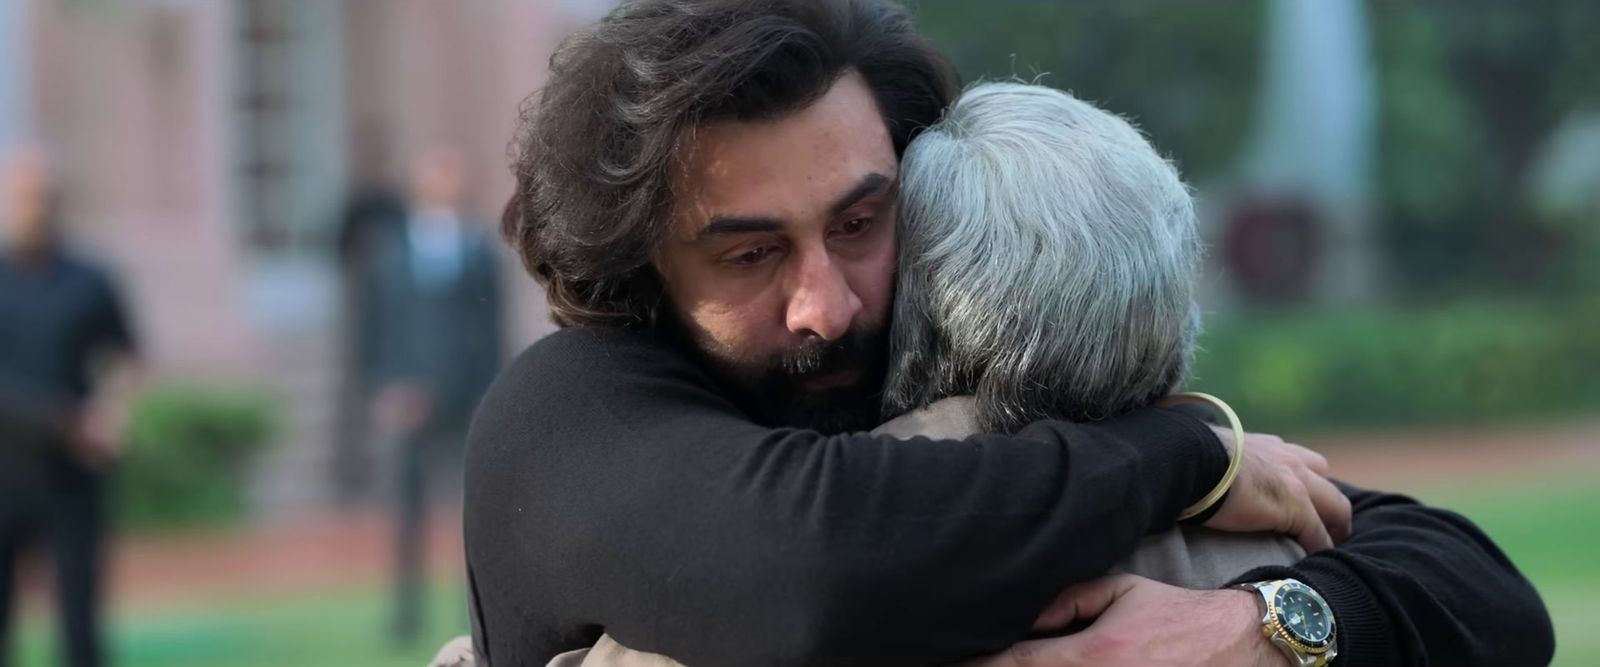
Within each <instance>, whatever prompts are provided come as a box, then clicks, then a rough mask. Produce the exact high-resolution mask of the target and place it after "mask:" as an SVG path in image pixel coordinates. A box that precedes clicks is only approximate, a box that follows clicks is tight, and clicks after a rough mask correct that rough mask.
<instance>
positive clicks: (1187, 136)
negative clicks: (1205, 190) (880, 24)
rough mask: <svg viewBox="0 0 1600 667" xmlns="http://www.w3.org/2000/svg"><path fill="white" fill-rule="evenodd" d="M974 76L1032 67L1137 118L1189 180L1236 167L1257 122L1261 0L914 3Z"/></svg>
mask: <svg viewBox="0 0 1600 667" xmlns="http://www.w3.org/2000/svg"><path fill="white" fill-rule="evenodd" d="M912 8H913V10H914V11H915V12H916V15H917V19H918V22H919V26H920V27H921V29H922V30H923V32H924V33H925V34H927V35H928V36H929V37H931V38H932V39H933V40H934V42H935V43H936V44H938V45H939V46H940V48H942V49H944V51H945V52H946V53H947V54H948V55H949V56H950V58H951V59H952V60H954V61H955V63H956V66H957V67H958V68H959V69H960V70H961V75H962V78H963V79H965V80H967V81H974V80H977V79H980V78H981V79H1005V78H1010V77H1013V76H1015V77H1020V78H1022V79H1025V80H1033V79H1035V78H1037V79H1038V80H1039V83H1043V84H1047V85H1050V86H1055V87H1057V88H1061V89H1064V90H1069V91H1071V92H1072V93H1073V94H1074V95H1077V96H1079V97H1082V98H1083V99H1085V100H1089V101H1092V102H1094V103H1096V104H1098V105H1100V106H1103V107H1105V108H1107V109H1109V110H1112V111H1115V112H1117V113H1121V114H1125V115H1127V116H1129V117H1131V118H1133V119H1135V120H1136V121H1137V123H1138V125H1139V126H1140V127H1141V128H1142V129H1144V131H1145V132H1146V133H1148V134H1149V135H1150V138H1151V140H1152V141H1153V142H1154V143H1155V145H1156V146H1158V147H1160V149H1161V150H1162V151H1163V152H1165V153H1167V154H1168V155H1169V157H1171V158H1173V159H1174V160H1176V161H1177V162H1178V165H1179V168H1180V169H1182V170H1183V172H1184V174H1185V175H1186V176H1188V177H1189V178H1190V179H1191V180H1204V179H1206V178H1208V177H1210V176H1212V175H1215V174H1217V173H1219V172H1221V171H1222V170H1223V169H1226V168H1228V167H1229V166H1231V164H1232V161H1233V160H1234V159H1235V158H1236V157H1237V153H1238V152H1239V150H1240V144H1241V142H1242V141H1244V138H1245V134H1246V132H1247V131H1248V130H1249V129H1250V126H1251V115H1252V112H1253V110H1254V108H1255V89H1256V80H1257V78H1258V75H1259V70H1260V67H1259V66H1258V60H1259V58H1260V51H1261V43H1262V39H1261V30H1262V26H1263V21H1264V19H1263V16H1264V11H1265V5H1264V3H1263V2H1262V0H1223V1H1220V2H1212V3H1203V4H1202V3H1194V4H1183V5H1178V4H1174V3H1172V2H1163V1H1159V0H1127V1H1123V2H1022V1H1017V2H982V3H980V2H971V1H970V0H920V2H913V4H912Z"/></svg>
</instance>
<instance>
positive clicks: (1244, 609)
mask: <svg viewBox="0 0 1600 667" xmlns="http://www.w3.org/2000/svg"><path fill="white" fill-rule="evenodd" d="M1225 592H1226V593H1228V597H1229V602H1228V618H1229V619H1230V620H1231V621H1233V622H1232V623H1231V624H1230V632H1231V636H1232V637H1233V638H1234V641H1233V642H1232V644H1233V646H1234V647H1235V655H1239V656H1242V657H1244V658H1245V660H1244V661H1243V662H1242V663H1241V664H1247V665H1252V666H1253V667H1293V663H1291V662H1290V661H1289V656H1286V655H1284V654H1283V651H1280V650H1278V648H1277V647H1275V646H1273V645H1272V642H1271V641H1270V640H1268V639H1267V636H1266V635H1265V634H1264V633H1262V631H1261V617H1262V616H1263V615H1265V614H1266V610H1265V609H1264V608H1263V607H1264V605H1263V603H1262V601H1261V596H1260V595H1258V594H1256V593H1255V592H1254V591H1247V590H1243V589H1239V588H1230V589H1226V591H1225Z"/></svg>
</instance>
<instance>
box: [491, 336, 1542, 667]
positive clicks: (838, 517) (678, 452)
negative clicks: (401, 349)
mask: <svg viewBox="0 0 1600 667" xmlns="http://www.w3.org/2000/svg"><path fill="white" fill-rule="evenodd" d="M1225 466H1226V460H1225V454H1224V452H1223V449H1222V447H1221V445H1220V443H1219V442H1218V441H1217V438H1216V436H1215V435H1214V434H1213V433H1212V432H1211V431H1210V430H1209V429H1208V428H1207V427H1206V426H1205V425H1204V424H1203V423H1202V422H1200V421H1198V420H1196V419H1194V418H1193V417H1190V416H1188V415H1185V414H1182V413H1178V412H1174V411H1168V410H1158V409H1152V410H1146V411H1142V412H1139V413H1136V414H1134V415H1131V416H1129V417H1126V418H1122V419H1117V420H1110V421H1106V422H1100V423H1096V424H1071V423H1065V422H1041V423H1038V424H1035V425H1032V426H1029V427H1028V428H1026V429H1024V430H1023V431H1022V432H1020V433H1018V434H1016V435H1015V436H1012V437H998V436H975V437H973V438H970V439H967V440H964V441H954V440H952V441H937V440H928V439H914V440H909V441H900V440H895V439H893V438H889V437H875V436H871V435H867V434H846V435H822V434H819V433H816V432H813V431H808V430H802V429H792V428H770V427H766V426H762V425H759V424H756V423H754V422H752V421H751V419H750V418H749V417H747V416H745V415H743V414H742V413H740V412H739V410H738V409H737V408H735V407H734V406H733V404H732V403H731V402H730V401H729V400H728V399H727V398H726V397H725V396H724V395H723V394H722V393H721V391H720V390H719V388H718V386H717V385H716V384H715V383H714V382H712V381H711V380H710V379H709V378H708V377H707V376H706V375H705V374H704V373H703V372H702V371H701V370H700V369H699V368H698V367H697V366H696V365H695V364H694V363H692V362H691V361H690V360H689V359H688V358H687V356H686V355H684V354H682V353H681V352H680V351H679V350H677V349H674V348H673V347H672V346H671V345H668V344H665V343H661V342H657V341H655V340H652V339H650V338H649V337H646V336H644V335H641V334H635V333H627V332H620V331H610V330H601V329H590V328H574V329H567V330H564V331H561V332H558V333H556V334H554V335H551V336H549V337H547V338H545V339H544V340H542V341H540V342H539V343H537V344H535V345H534V346H532V347H531V348H530V349H529V350H528V351H526V352H525V353H523V354H522V355H521V357H520V358H518V359H517V361H516V362H515V363H513V364H512V366H511V367H510V368H509V369H507V370H506V371H505V372H504V373H503V374H502V376H501V377H500V379H499V380H498V381H497V382H496V384H495V386H494V387H493V388H492V389H491V390H490V392H489V395H488V396H487V397H486V398H485V399H484V403H483V405H482V407H481V408H480V410H479V413H478V416H477V418H476V420H475V422H474V424H473V429H472V433H471V436H470V444H469V450H468V461H467V471H466V474H467V491H466V526H465V530H466V534H465V538H466V545H467V565H468V578H469V584H470V587H471V594H472V598H473V603H472V615H473V621H474V634H475V635H476V637H475V640H476V641H475V643H476V644H477V645H478V646H479V647H480V649H481V651H482V653H481V656H480V657H481V658H483V659H485V660H486V661H488V662H490V663H491V664H492V665H494V666H495V667H514V666H519V665H532V666H542V665H544V664H545V662H546V661H548V660H549V659H550V657H551V656H553V655H554V654H556V653H559V652H562V651H566V650H570V649H575V648H581V647H584V646H588V645H591V644H593V642H594V641H595V640H596V639H597V638H598V637H599V635H600V633H601V632H609V633H610V634H611V635H612V636H613V637H614V638H616V639H617V641H619V642H621V643H622V644H624V645H626V646H628V647H630V648H634V649H639V650H644V651H651V652H658V653H664V654H666V655H670V656H672V657H674V658H677V659H678V660H680V661H682V662H684V663H686V664H689V665H693V666H695V667H716V666H718V665H797V664H838V663H845V662H855V663H860V664H875V665H876V664H926V663H931V662H941V661H948V660H952V659H957V658H962V657H967V656H972V655H976V654H980V653H985V652H990V651H995V650H998V649H1001V648H1004V647H1005V646H1008V645H1010V644H1011V643H1014V642H1016V641H1017V640H1019V639H1022V638H1023V637H1024V636H1026V635H1027V633H1028V630H1029V627H1030V626H1031V624H1032V621H1033V619H1034V617H1035V616H1036V615H1037V614H1038V612H1039V611H1040V610H1041V609H1042V608H1043V607H1044V606H1045V604H1046V603H1048V602H1049V601H1050V599H1051V598H1052V597H1054V595H1055V594H1057V593H1058V592H1060V591H1061V590H1062V589H1063V588H1065V587H1066V586H1068V585H1069V584H1071V583H1074V582H1078V581H1083V580H1087V579H1090V578H1093V577H1095V576H1098V575H1100V574H1101V573H1103V572H1105V571H1106V569H1107V568H1108V567H1110V566H1111V565H1112V564H1113V563H1115V562H1117V561H1118V560H1120V559H1122V558H1123V557H1125V556H1127V555H1128V554H1130V553H1131V552H1132V551H1133V550H1134V548H1135V547H1136V545H1137V543H1138V541H1139V539H1140V538H1141V537H1143V536H1144V535H1146V534H1149V533H1152V532H1157V531H1160V530H1165V529H1167V528H1169V527H1171V526H1172V524H1173V521H1174V519H1175V517H1176V515H1177V514H1178V512H1179V511H1180V510H1181V509H1182V508H1183V507H1185V506H1187V505H1189V504H1190V503H1192V502H1193V501H1194V500H1196V499H1197V498H1199V497H1200V496H1202V495H1204V494H1205V493H1206V492H1207V491H1208V490H1209V489H1210V488H1211V486H1213V485H1214V484H1215V483H1216V481H1217V480H1218V479H1219V478H1220V476H1221V472H1222V469H1223V468H1224V467H1225ZM1352 498H1353V499H1354V500H1355V501H1356V507H1357V514H1356V524H1355V525H1356V536H1355V537H1354V538H1352V539H1351V540H1350V541H1349V542H1347V543H1346V544H1345V545H1343V546H1342V547H1341V548H1340V549H1338V550H1335V551H1331V552H1321V553H1317V554H1312V555H1311V556H1308V557H1307V558H1306V559H1305V560H1304V561H1302V562H1301V563H1299V564H1298V565H1297V566H1296V567H1294V568H1288V569H1280V570H1277V571H1273V572H1258V573H1251V576H1248V577H1241V580H1247V579H1257V578H1267V575H1269V574H1270V575H1272V576H1274V577H1276V576H1296V577H1298V578H1300V579H1302V580H1304V581H1306V583H1308V584H1311V585H1312V586H1313V587H1315V588H1317V590H1319V591H1321V592H1322V593H1323V595H1325V596H1326V597H1327V598H1328V599H1329V602H1330V604H1331V605H1332V606H1333V608H1334V612H1335V617H1336V618H1337V619H1338V620H1339V622H1340V624H1341V627H1340V630H1341V633H1340V635H1341V637H1340V651H1341V652H1342V655H1341V658H1340V659H1339V661H1338V664H1339V665H1341V667H1342V666H1344V665H1383V666H1386V667H1387V666H1393V665H1409V664H1425V663H1426V664H1433V665H1463V666H1470V665H1496V666H1504V665H1535V664H1545V663H1546V662H1548V660H1549V657H1550V654H1551V651H1552V648H1551V645H1552V643H1553V638H1552V633H1551V629H1550V624H1549V620H1548V618H1547V616H1546V614H1545V612H1544V609H1543V606H1542V604H1541V603H1540V601H1539V598H1538V596H1537V594H1536V593H1535V592H1534V591H1533V589H1532V587H1531V586H1530V585H1529V584H1528V582H1527V581H1526V580H1524V579H1523V578H1522V576H1521V575H1520V574H1518V573H1517V571H1516V570H1515V568H1514V567H1512V565H1511V564H1510V563H1509V562H1508V561H1507V560H1506V559H1505V557H1504V555H1503V554H1501V553H1500V551H1499V550H1498V549H1497V548H1496V547H1495V546H1494V545H1493V544H1492V543H1491V542H1490V541H1489V540H1488V538H1486V537H1485V536H1484V535H1483V534H1482V533H1481V532H1479V531H1478V530H1477V529H1476V528H1475V527H1473V526H1472V525H1471V524H1470V523H1469V522H1467V521H1466V520H1465V519H1462V518H1460V517H1458V516H1456V515H1454V514H1450V513H1448V512H1444V511H1441V510H1435V509H1430V508H1424V507H1422V506H1420V505H1417V504H1416V503H1414V502H1412V501H1410V500H1408V499H1405V498H1400V497H1398V496H1385V495H1379V494H1372V493H1367V492H1352Z"/></svg>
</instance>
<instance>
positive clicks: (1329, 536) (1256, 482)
mask: <svg viewBox="0 0 1600 667" xmlns="http://www.w3.org/2000/svg"><path fill="white" fill-rule="evenodd" d="M1218 435H1220V436H1221V437H1222V441H1223V442H1226V443H1229V446H1230V447H1231V446H1232V443H1233V432H1232V431H1224V430H1221V429H1219V430H1218ZM1327 475H1328V460H1327V459H1325V458H1323V457H1322V455H1321V454H1318V453H1316V452H1313V451H1311V450H1309V449H1306V448H1305V447H1301V446H1299V445H1294V444H1290V443H1287V442H1284V441H1283V439H1282V438H1279V437H1277V436H1275V435H1264V434H1257V433H1249V434H1246V435H1245V448H1244V461H1243V463H1241V466H1240V468H1239V477H1238V479H1236V480H1234V483H1233V488H1232V489H1231V490H1229V491H1228V497H1227V498H1225V499H1223V501H1222V507H1221V508H1220V509H1219V510H1218V511H1217V513H1216V515H1214V516H1212V517H1211V519H1210V520H1208V521H1206V523H1205V525H1206V527H1208V528H1215V529H1217V530H1226V531H1230V532H1273V533H1282V534H1284V535H1290V536H1293V537H1294V538H1295V539H1297V540H1299V542H1300V545H1301V546H1304V547H1305V548H1306V551H1316V550H1318V549H1329V548H1332V547H1333V546H1334V545H1335V544H1338V543H1340V542H1343V541H1344V540H1345V539H1346V538H1348V537H1350V500H1349V499H1348V498H1345V497H1344V494H1342V493H1340V492H1339V489H1338V487H1335V486H1334V485H1333V483H1332V482H1329V481H1328V479H1327Z"/></svg>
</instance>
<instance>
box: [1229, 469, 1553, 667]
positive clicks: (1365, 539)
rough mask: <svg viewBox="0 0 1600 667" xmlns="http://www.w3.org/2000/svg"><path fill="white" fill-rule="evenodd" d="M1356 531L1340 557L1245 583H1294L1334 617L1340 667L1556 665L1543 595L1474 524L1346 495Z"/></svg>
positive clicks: (1394, 498) (1260, 572)
mask: <svg viewBox="0 0 1600 667" xmlns="http://www.w3.org/2000/svg"><path fill="white" fill-rule="evenodd" d="M1340 488H1341V490H1343V491H1344V492H1345V495H1346V496H1348V497H1349V498H1350V500H1351V504H1352V507H1353V510H1354V520H1355V523H1354V530H1353V531H1352V535H1351V538H1350V539H1349V540H1348V541H1346V542H1345V543H1344V544H1341V545H1339V547H1338V548H1337V549H1331V550H1323V551H1318V552H1315V553H1311V554H1308V555H1307V556H1306V557H1305V559H1303V560H1301V561H1300V562H1299V563H1296V564H1295V565H1294V566H1292V567H1267V568H1258V569H1256V570H1253V571H1251V572H1250V573H1248V574H1246V575H1245V576H1243V577H1240V578H1239V579H1238V580H1237V581H1238V582H1246V581H1262V580H1267V579H1282V578H1286V577H1292V578H1295V579H1299V580H1301V581H1303V582H1305V583H1307V584H1309V585H1311V587H1312V588H1315V589H1316V590H1317V591H1318V592H1320V593H1321V594H1322V595H1323V597H1324V598H1326V599H1327V600H1328V604H1329V606H1331V607H1333V615H1334V618H1335V619H1336V620H1337V621H1338V623H1339V627H1338V632H1339V640H1338V641H1339V657H1338V658H1337V660H1336V661H1335V663H1334V664H1336V665H1338V667H1408V666H1412V665H1415V666H1417V667H1421V666H1423V665H1450V666H1451V667H1534V666H1541V665H1548V664H1550V661H1551V659H1552V656H1553V654H1554V652H1555V632H1554V630H1553V628H1552V626H1551V624H1550V615H1549V612H1547V611H1546V610H1545V607H1544V603H1543V602H1542V601H1541V600H1540V598H1539V593H1538V591H1536V590H1534V588H1533V585H1532V584H1530V583H1529V582H1528V580H1527V579H1526V578H1524V577H1523V576H1522V574H1521V573H1520V572H1518V571H1517V568H1516V566H1514V565H1512V564H1511V561H1510V560H1509V559H1507V558H1506V556H1505V554H1504V553H1503V552H1501V551H1500V548H1499V547H1497V546H1495V544H1494V542H1492V541H1490V540H1489V538H1488V536H1486V535H1484V534H1483V531H1481V530H1479V529H1478V527H1477V526H1475V525H1473V524H1472V522H1470V521H1468V520H1467V519H1465V518H1463V517H1461V516H1460V515H1458V514H1455V513H1453V512H1449V511H1446V510H1442V509H1438V508H1433V507H1427V506H1424V505H1422V504H1419V503H1418V502H1417V501H1415V500H1412V499H1411V498H1408V497H1405V496H1401V495H1397V494H1390V493H1379V492H1375V491H1367V490H1363V489H1357V488H1355V487H1351V486H1348V485H1342V484H1341V485H1340Z"/></svg>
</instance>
